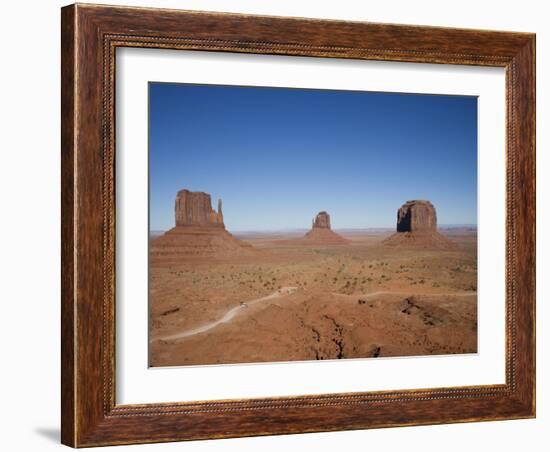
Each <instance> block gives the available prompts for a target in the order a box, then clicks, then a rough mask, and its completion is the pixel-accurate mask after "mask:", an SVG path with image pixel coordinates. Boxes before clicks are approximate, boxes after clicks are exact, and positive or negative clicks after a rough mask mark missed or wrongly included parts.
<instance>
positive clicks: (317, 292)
mask: <svg viewBox="0 0 550 452" xmlns="http://www.w3.org/2000/svg"><path fill="white" fill-rule="evenodd" d="M340 234H341V235H342V236H343V237H344V238H345V239H347V240H348V241H347V242H346V243H342V244H337V245H333V244H327V245H318V246H316V245H311V244H306V243H304V242H303V241H301V240H298V239H297V237H298V236H293V235H292V234H291V235H287V236H283V235H281V234H275V233H273V234H263V235H262V234H249V235H237V236H236V237H237V238H238V239H240V240H241V241H242V242H243V243H247V244H250V245H252V246H251V247H246V248H245V249H244V251H243V252H235V253H232V252H227V253H222V254H220V255H218V256H193V255H190V256H189V257H187V258H184V259H181V258H178V259H174V260H170V259H168V260H166V259H155V257H154V255H153V254H152V255H151V264H150V281H149V284H150V308H149V309H150V332H149V334H150V336H149V337H150V339H149V342H150V346H149V363H150V365H151V366H178V365H203V364H221V363H224V364H225V363H252V362H266V361H267V362H274V361H295V360H325V359H340V358H376V357H389V356H411V355H436V354H456V353H475V352H476V351H477V245H476V243H477V235H476V232H475V230H467V229H449V230H446V231H443V235H444V236H445V237H446V238H448V239H449V240H450V242H452V244H453V246H451V247H447V248H443V249H437V248H436V249H432V248H430V247H429V246H428V247H426V248H423V247H419V246H414V247H411V248H407V246H388V245H387V243H386V242H384V240H385V239H387V237H388V236H390V235H391V232H389V231H382V232H380V231H378V232H376V231H374V232H373V231H363V232H354V233H348V234H346V233H345V232H344V233H342V232H341V233H340Z"/></svg>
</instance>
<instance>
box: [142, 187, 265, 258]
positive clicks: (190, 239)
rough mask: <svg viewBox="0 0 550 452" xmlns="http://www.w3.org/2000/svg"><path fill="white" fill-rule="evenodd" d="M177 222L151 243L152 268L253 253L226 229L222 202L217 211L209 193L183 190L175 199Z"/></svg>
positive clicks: (248, 246)
mask: <svg viewBox="0 0 550 452" xmlns="http://www.w3.org/2000/svg"><path fill="white" fill-rule="evenodd" d="M175 222H176V226H175V227H174V228H172V229H170V230H169V231H167V232H166V233H164V234H162V235H161V236H159V237H156V238H154V239H152V240H151V246H150V249H149V253H150V259H151V262H152V263H153V264H159V263H160V264H173V263H177V262H181V261H184V260H186V259H189V258H201V257H219V256H222V257H223V256H225V255H232V254H247V253H253V252H254V249H253V248H252V246H251V245H250V244H248V243H246V242H243V241H241V240H238V239H236V238H235V237H233V236H232V235H231V234H230V233H229V232H228V231H227V230H226V229H225V224H224V222H223V213H222V201H221V199H220V200H219V201H218V210H217V211H215V210H214V209H212V201H211V198H210V195H209V194H208V193H203V192H192V191H189V190H180V191H179V192H178V193H177V195H176V202H175Z"/></svg>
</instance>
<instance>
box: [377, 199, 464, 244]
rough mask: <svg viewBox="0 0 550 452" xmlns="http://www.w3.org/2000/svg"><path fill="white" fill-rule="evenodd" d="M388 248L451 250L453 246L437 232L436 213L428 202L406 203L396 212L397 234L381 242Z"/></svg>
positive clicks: (413, 201)
mask: <svg viewBox="0 0 550 452" xmlns="http://www.w3.org/2000/svg"><path fill="white" fill-rule="evenodd" d="M383 243H384V244H385V245H388V246H402V247H413V248H426V249H428V248H432V249H452V248H454V244H453V243H452V242H451V241H450V240H449V239H448V238H447V237H444V236H443V235H441V234H440V233H439V232H438V231H437V213H436V211H435V207H434V206H433V204H432V203H431V202H430V201H425V200H412V201H407V202H406V203H405V204H403V205H402V206H401V207H400V208H399V209H398V210H397V232H396V233H395V234H393V235H392V236H390V237H388V238H387V239H386V240H384V241H383Z"/></svg>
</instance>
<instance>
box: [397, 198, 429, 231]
mask: <svg viewBox="0 0 550 452" xmlns="http://www.w3.org/2000/svg"><path fill="white" fill-rule="evenodd" d="M417 231H434V232H435V231H437V215H436V213H435V207H434V206H433V204H432V203H431V202H430V201H416V200H415V201H407V202H406V203H405V204H403V205H402V206H401V207H400V208H399V210H398V211H397V232H417Z"/></svg>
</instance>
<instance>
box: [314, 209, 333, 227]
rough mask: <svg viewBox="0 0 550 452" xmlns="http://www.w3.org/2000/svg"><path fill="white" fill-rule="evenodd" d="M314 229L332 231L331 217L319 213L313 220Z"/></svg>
mask: <svg viewBox="0 0 550 452" xmlns="http://www.w3.org/2000/svg"><path fill="white" fill-rule="evenodd" d="M311 227H312V228H321V229H330V215H329V214H328V213H327V212H325V211H322V212H319V213H318V214H317V215H316V216H315V218H314V219H313V222H312V225H311Z"/></svg>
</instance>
